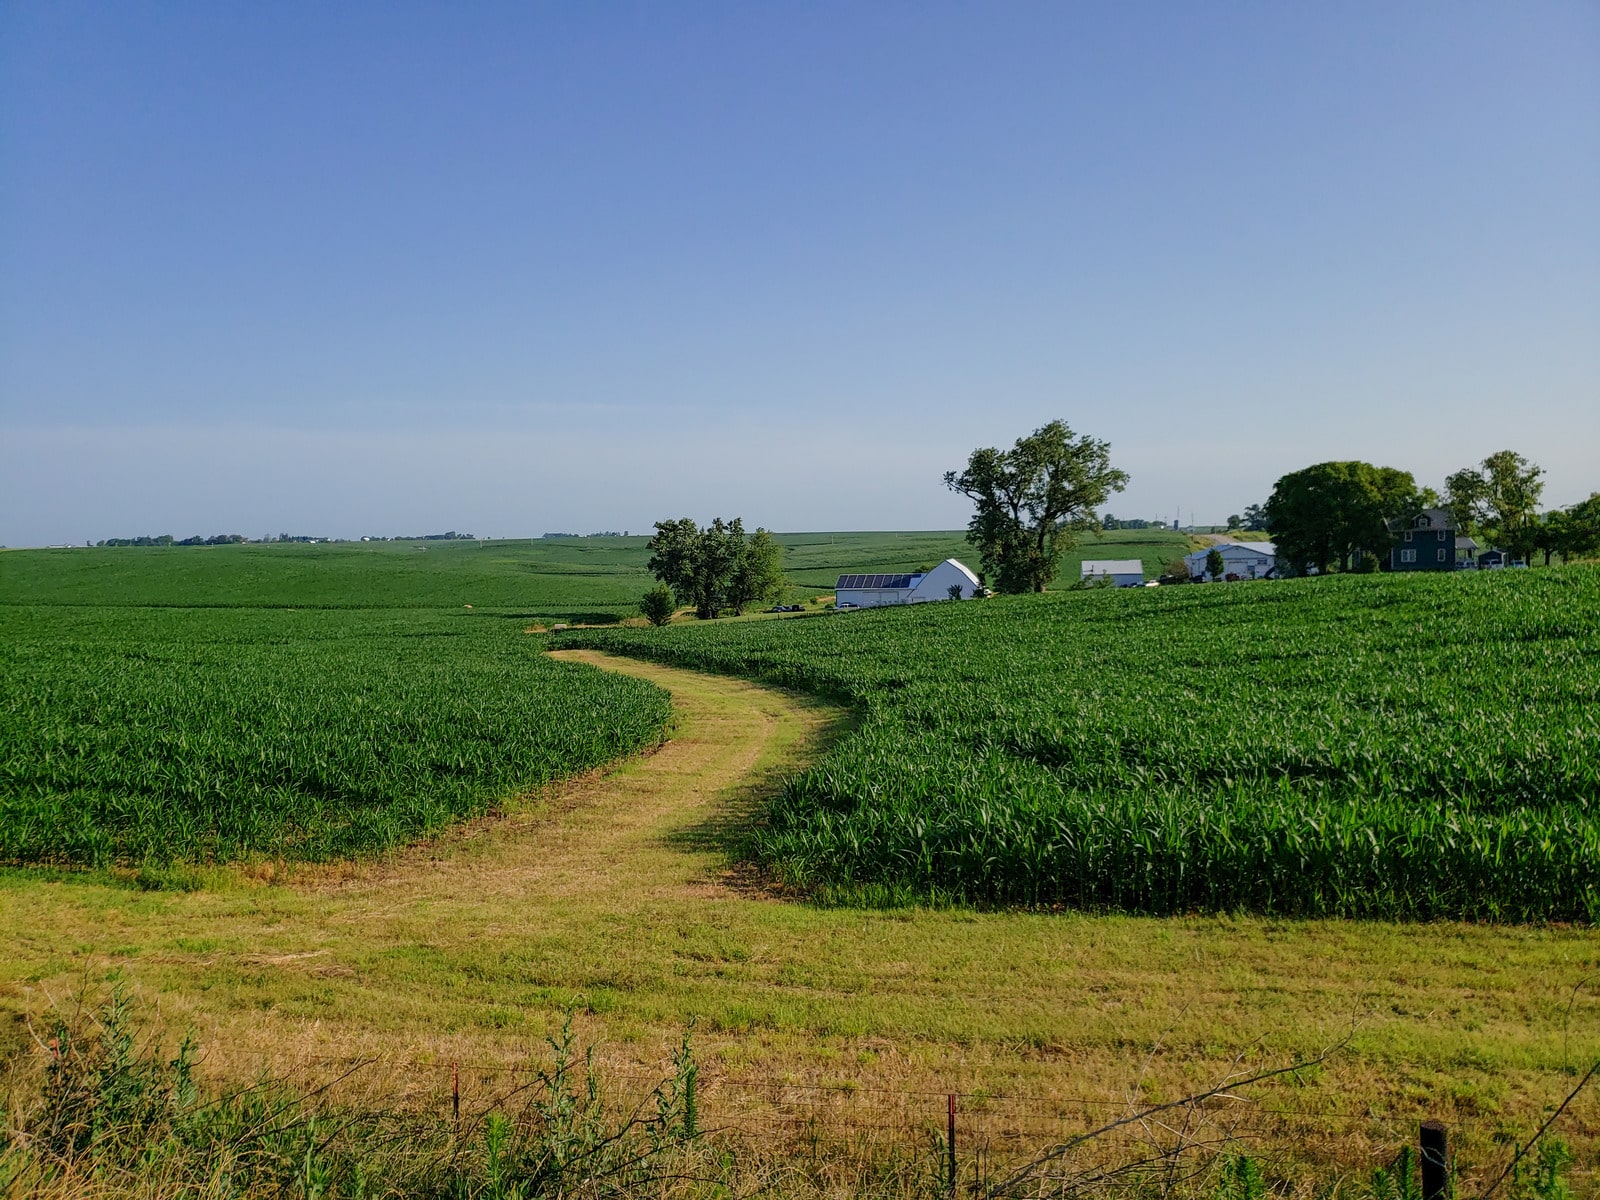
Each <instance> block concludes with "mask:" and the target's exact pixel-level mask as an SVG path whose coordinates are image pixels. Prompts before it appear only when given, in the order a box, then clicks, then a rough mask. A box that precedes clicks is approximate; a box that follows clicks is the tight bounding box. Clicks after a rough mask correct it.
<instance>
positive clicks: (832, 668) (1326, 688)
mask: <svg viewBox="0 0 1600 1200" xmlns="http://www.w3.org/2000/svg"><path fill="white" fill-rule="evenodd" d="M567 640H568V641H569V644H570V642H577V643H581V644H585V645H591V646H597V647H600V648H604V649H610V650H613V651H616V652H620V653H624V654H633V655H640V656H644V657H650V658H655V659H659V660H662V661H666V662H671V663H674V664H677V665H681V666H688V667H694V668H698V669H703V670H712V671H722V672H727V673H732V674H740V675H747V676H750V677H753V678H759V679H763V680H768V681H771V682H775V683H779V684H782V685H784V686H788V687H793V688H798V689H802V690H807V691H813V692H817V693H821V694H826V695H829V696H834V697H839V698H842V699H844V700H846V701H848V702H849V703H851V704H853V705H854V706H856V707H857V708H858V709H859V711H860V712H861V713H862V714H863V722H862V725H861V727H860V728H859V730H858V731H857V732H855V733H854V734H852V735H851V736H850V737H848V738H846V739H845V740H844V741H843V742H842V743H840V744H839V745H838V746H837V747H836V748H835V749H834V750H833V751H832V752H831V753H830V754H829V755H828V756H827V757H826V758H825V759H824V760H823V761H821V762H820V763H818V764H817V765H816V766H815V767H814V768H812V769H811V770H809V771H806V772H805V773H803V774H802V775H800V776H799V777H798V778H796V779H794V780H793V781H792V782H791V783H790V784H789V786H788V788H787V790H786V791H785V793H784V795H783V797H782V798H781V800H780V801H779V802H778V803H777V804H776V806H775V808H774V809H773V811H772V812H771V814H770V824H769V825H768V826H767V827H766V828H764V829H763V830H762V831H761V832H760V833H759V836H758V838H757V846H758V847H759V852H760V854H761V856H762V857H763V858H764V859H765V860H766V861H767V862H768V863H769V864H770V865H771V866H772V867H773V868H774V869H776V870H777V871H778V872H779V873H780V874H781V875H783V876H784V877H785V878H787V879H788V880H789V881H790V882H792V883H794V884H797V885H799V886H802V887H806V888H811V889H819V890H821V891H822V892H823V893H824V894H832V895H834V896H836V897H838V898H841V899H845V900H855V901H865V902H879V901H882V900H885V899H895V898H897V897H898V898H902V899H913V898H918V897H921V898H936V897H947V898H950V899H956V900H964V901H969V902H976V903H980V904H1023V905H1030V906H1037V905H1042V906H1054V905H1065V906H1070V907H1084V908H1090V909H1114V910H1125V911H1137V912H1149V913H1171V912H1183V911H1190V910H1196V909H1198V910H1232V909H1244V910H1250V911H1256V912H1264V913H1278V914H1299V915H1342V916H1353V917H1399V918H1422V919H1427V918H1434V917H1468V918H1483V919H1503V920H1517V921H1526V920H1542V919H1547V918H1549V919H1565V920H1580V921H1594V920H1595V919H1596V918H1597V917H1600V807H1597V806H1600V750H1597V747H1600V670H1597V669H1596V665H1595V664H1596V662H1597V661H1600V570H1597V569H1595V568H1593V567H1572V568H1561V569H1553V570H1542V571H1519V572H1504V573H1493V574H1488V573H1486V574H1483V575H1471V576H1463V575H1445V576H1442V577H1440V576H1406V577H1396V576H1387V575H1383V576H1371V577H1336V578H1329V579H1320V580H1316V579H1314V580H1299V581H1289V582H1278V583H1272V582H1269V583H1256V584H1238V585H1222V586H1217V585H1212V586H1207V587H1186V588H1162V589H1159V590H1148V591H1146V590H1138V591H1132V592H1128V591H1122V592H1100V593H1092V592H1080V593H1073V594H1065V595H1048V596H1041V597H1014V598H1002V599H997V600H991V601H985V602H968V603H964V604H939V605H928V606H922V607H918V608H909V609H896V610H882V611H877V612H864V613H853V614H841V615H836V616H828V617H816V618H808V619H805V620H801V621H789V622H764V623H762V622H756V623H744V624H727V625H721V626H693V627H682V628H672V629H666V630H651V631H635V630H617V631H612V632H593V633H588V634H579V635H576V636H574V637H571V638H569V639H567Z"/></svg>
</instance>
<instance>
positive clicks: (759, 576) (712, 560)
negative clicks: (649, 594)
mask: <svg viewBox="0 0 1600 1200" xmlns="http://www.w3.org/2000/svg"><path fill="white" fill-rule="evenodd" d="M655 528H656V531H655V536H653V537H652V538H651V539H650V542H649V550H650V562H649V564H648V566H649V568H650V571H651V573H652V574H654V575H655V577H656V578H657V579H659V580H660V581H661V583H662V584H663V585H664V586H666V587H668V588H670V589H671V590H672V594H673V595H674V596H675V597H676V598H677V600H678V602H679V603H681V604H688V605H692V606H693V607H694V611H695V615H696V616H697V617H699V618H700V619H701V620H704V621H708V620H710V619H712V618H713V617H716V616H717V615H719V614H720V613H722V612H724V611H726V610H728V609H732V610H733V612H734V613H742V612H744V610H745V609H747V608H749V607H751V606H752V605H757V604H764V603H766V602H767V601H769V600H773V599H775V598H777V597H778V596H779V595H781V594H782V592H783V586H784V584H783V547H782V546H780V545H779V544H778V541H777V539H776V538H774V537H773V536H772V534H770V533H769V532H767V531H766V530H765V529H757V530H756V531H755V532H754V533H752V534H750V535H748V536H746V534H745V531H744V522H743V521H742V520H741V519H740V518H738V517H735V518H734V519H733V520H732V521H724V520H723V519H722V518H721V517H717V518H716V519H715V520H713V521H712V522H711V524H710V525H707V526H706V527H705V528H704V529H702V528H700V527H699V526H698V525H696V524H695V522H694V520H693V519H692V518H690V517H684V518H682V519H681V520H677V521H657V522H656V527H655ZM647 599H648V598H647ZM645 615H646V616H649V615H650V614H649V613H648V612H647V613H646V614H645ZM668 615H669V617H670V614H668ZM651 619H652V620H654V618H651ZM656 623H657V624H664V622H659V621H658V622H656Z"/></svg>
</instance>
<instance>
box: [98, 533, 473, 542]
mask: <svg viewBox="0 0 1600 1200" xmlns="http://www.w3.org/2000/svg"><path fill="white" fill-rule="evenodd" d="M350 540H351V539H349V538H334V537H314V536H312V535H311V534H308V533H280V534H279V535H278V536H277V537H264V538H261V539H259V542H260V543H270V542H297V543H299V544H300V545H305V546H316V545H320V544H321V543H323V542H346V541H350ZM361 540H362V541H363V542H475V541H477V540H478V539H477V538H476V537H475V536H474V535H473V534H470V533H457V532H456V531H455V530H454V529H452V530H450V532H449V533H423V534H418V535H417V536H415V537H395V538H387V537H364V538H362V539H361ZM253 541H257V539H254V538H247V537H245V536H244V534H242V533H217V534H213V535H212V536H211V537H201V536H200V535H199V534H195V535H194V536H193V537H186V538H174V537H173V536H172V535H171V534H170V533H163V534H158V535H156V536H154V537H131V538H106V539H105V540H104V541H100V542H96V543H95V545H96V546H241V545H245V544H246V543H249V542H253Z"/></svg>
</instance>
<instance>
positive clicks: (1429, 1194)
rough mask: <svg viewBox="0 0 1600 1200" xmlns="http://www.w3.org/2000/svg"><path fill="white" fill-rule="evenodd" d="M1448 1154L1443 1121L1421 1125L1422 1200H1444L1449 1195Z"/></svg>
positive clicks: (1427, 1122) (1426, 1122)
mask: <svg viewBox="0 0 1600 1200" xmlns="http://www.w3.org/2000/svg"><path fill="white" fill-rule="evenodd" d="M1449 1162H1450V1159H1449V1154H1448V1150H1447V1148H1446V1145H1445V1132H1444V1122H1443V1121H1424V1122H1423V1123H1422V1200H1446V1197H1447V1196H1448V1195H1449V1191H1448V1189H1449V1186H1450V1170H1449Z"/></svg>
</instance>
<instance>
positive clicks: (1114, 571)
mask: <svg viewBox="0 0 1600 1200" xmlns="http://www.w3.org/2000/svg"><path fill="white" fill-rule="evenodd" d="M1078 578H1079V579H1083V580H1098V579H1110V580H1111V582H1112V583H1114V584H1116V585H1117V586H1118V587H1143V586H1144V563H1142V562H1140V561H1139V560H1138V559H1137V558H1086V559H1084V560H1083V564H1082V565H1081V566H1080V567H1079V568H1078Z"/></svg>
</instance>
